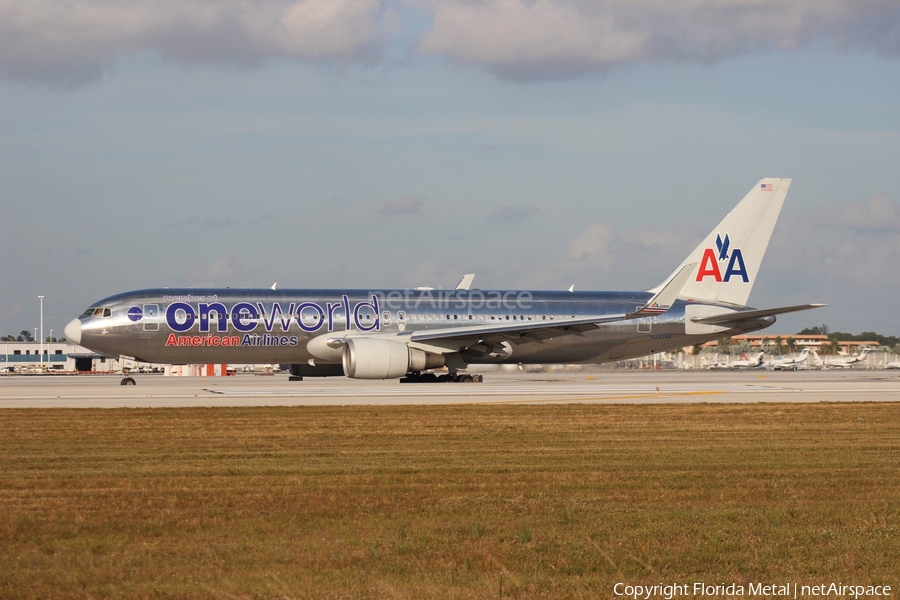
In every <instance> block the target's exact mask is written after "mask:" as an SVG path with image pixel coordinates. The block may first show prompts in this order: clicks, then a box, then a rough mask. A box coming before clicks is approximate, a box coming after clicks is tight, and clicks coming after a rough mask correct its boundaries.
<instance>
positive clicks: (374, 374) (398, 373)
mask: <svg viewBox="0 0 900 600" xmlns="http://www.w3.org/2000/svg"><path fill="white" fill-rule="evenodd" d="M343 363H344V374H345V375H347V377H352V378H354V379H393V378H395V377H403V376H404V375H406V374H407V373H415V372H419V371H424V370H426V369H437V368H439V367H443V366H444V355H443V354H434V353H431V352H425V351H423V350H419V349H418V348H410V347H409V346H407V345H406V344H405V343H403V342H398V341H394V340H386V339H382V338H350V339H349V340H347V342H346V343H345V344H344V354H343Z"/></svg>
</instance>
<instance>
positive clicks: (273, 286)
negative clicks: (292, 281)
mask: <svg viewBox="0 0 900 600" xmlns="http://www.w3.org/2000/svg"><path fill="white" fill-rule="evenodd" d="M276 285H278V282H277V281H276V282H275V283H273V284H272V288H271V289H273V290H274V289H275V286H276Z"/></svg>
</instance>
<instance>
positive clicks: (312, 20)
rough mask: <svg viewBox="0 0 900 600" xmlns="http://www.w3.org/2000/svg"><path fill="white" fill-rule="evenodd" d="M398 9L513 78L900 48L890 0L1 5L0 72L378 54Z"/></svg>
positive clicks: (37, 0) (36, 73) (452, 47)
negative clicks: (150, 60)
mask: <svg viewBox="0 0 900 600" xmlns="http://www.w3.org/2000/svg"><path fill="white" fill-rule="evenodd" d="M403 11H425V12H426V13H427V12H431V13H432V14H433V25H432V27H431V29H430V30H428V31H427V32H425V33H424V35H422V36H421V40H420V43H419V44H418V51H419V52H422V53H424V54H426V55H433V56H442V57H448V58H450V59H451V60H453V61H455V62H458V63H461V64H468V65H475V66H479V67H484V68H487V69H489V70H491V71H493V72H494V73H496V74H498V75H499V76H501V77H504V78H509V79H519V80H532V79H561V78H567V77H573V76H578V75H581V74H584V73H588V72H604V71H608V70H610V69H615V68H620V67H624V66H628V65H631V64H635V63H640V62H646V61H652V60H669V61H671V60H674V61H694V62H711V61H717V60H722V59H724V58H727V57H729V56H735V55H741V54H747V53H751V52H758V51H768V50H783V49H791V48H796V47H800V46H803V45H809V44H822V45H826V46H831V47H834V48H838V49H862V50H872V51H875V52H878V53H880V54H884V55H892V56H896V55H898V54H900V36H898V35H897V33H896V32H897V30H898V27H900V5H898V3H897V2H896V1H894V0H719V1H717V2H708V1H707V0H605V1H604V2H597V1H595V0H479V1H475V0H283V1H280V0H257V1H253V0H216V1H209V0H155V1H152V2H118V1H116V0H72V1H64V2H60V1H56V0H4V1H3V2H2V3H0V74H2V75H3V76H4V77H7V78H12V79H19V80H43V81H50V82H54V83H68V84H79V83H84V82H85V81H90V80H92V79H97V78H99V77H100V76H101V75H102V73H103V71H104V70H105V69H110V68H111V67H112V65H113V64H114V61H115V59H116V58H117V57H121V56H126V55H131V54H136V53H140V52H156V53H158V54H159V55H161V56H163V57H165V58H166V59H168V60H173V61H183V62H209V63H223V64H238V65H260V64H265V63H266V62H268V61H270V60H272V59H277V58H283V59H287V60H294V61H334V60H339V61H348V60H350V61H364V62H371V61H373V60H376V59H386V57H387V56H388V55H389V54H390V52H384V53H383V52H382V51H383V50H384V49H385V48H387V47H389V46H394V47H397V46H398V45H399V46H404V45H405V40H406V39H408V37H409V36H410V35H411V34H412V35H416V34H418V33H419V32H418V31H417V30H416V29H415V28H416V27H419V25H418V23H421V19H409V20H407V21H405V22H407V23H416V24H409V25H407V29H406V30H404V29H402V28H401V27H400V25H399V23H402V22H404V21H403V19H398V18H396V17H397V15H398V14H399V13H402V12H403ZM398 43H399V44H398ZM395 59H397V60H400V61H401V62H403V63H405V62H406V61H407V60H408V56H395Z"/></svg>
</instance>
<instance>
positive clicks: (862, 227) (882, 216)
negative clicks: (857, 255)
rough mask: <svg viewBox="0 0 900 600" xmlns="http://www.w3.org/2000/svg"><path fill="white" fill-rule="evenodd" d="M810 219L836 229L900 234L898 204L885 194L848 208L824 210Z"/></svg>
mask: <svg viewBox="0 0 900 600" xmlns="http://www.w3.org/2000/svg"><path fill="white" fill-rule="evenodd" d="M812 217H813V219H814V220H815V221H816V222H818V223H820V224H822V225H824V226H826V227H832V228H836V229H849V230H855V231H872V232H878V231H881V232H900V203H898V202H895V201H894V200H892V199H891V197H890V196H888V195H887V194H879V195H877V196H874V197H873V198H871V199H870V200H868V201H866V202H858V203H856V204H852V205H850V206H844V207H839V208H832V207H829V208H824V209H822V210H819V211H816V212H815V213H814V214H813V215H812Z"/></svg>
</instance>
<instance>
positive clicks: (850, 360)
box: [811, 348, 871, 369]
mask: <svg viewBox="0 0 900 600" xmlns="http://www.w3.org/2000/svg"><path fill="white" fill-rule="evenodd" d="M870 350H871V348H863V349H862V351H861V352H860V353H859V354H858V355H857V356H847V357H842V358H822V357H820V356H819V353H818V352H816V351H815V350H813V352H812V354H813V359H812V363H811V364H812V366H814V367H818V368H820V369H822V368H824V369H843V368H848V367H851V366H853V365H855V364H859V363H861V362H865V361H866V360H867V357H868V356H869V351H870Z"/></svg>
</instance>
